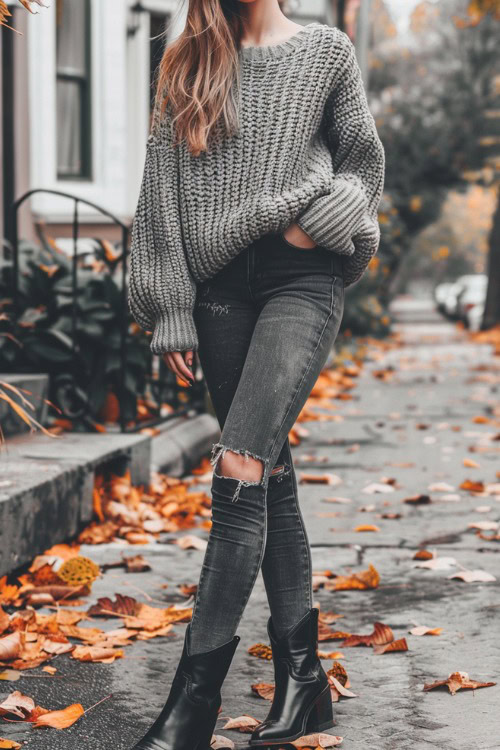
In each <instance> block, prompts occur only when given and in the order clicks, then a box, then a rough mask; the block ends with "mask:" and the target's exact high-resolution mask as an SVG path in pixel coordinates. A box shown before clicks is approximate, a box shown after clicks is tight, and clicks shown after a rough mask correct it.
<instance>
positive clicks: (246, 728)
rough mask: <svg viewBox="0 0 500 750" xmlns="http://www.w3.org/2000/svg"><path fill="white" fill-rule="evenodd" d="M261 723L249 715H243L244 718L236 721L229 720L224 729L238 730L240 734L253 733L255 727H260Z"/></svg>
mask: <svg viewBox="0 0 500 750" xmlns="http://www.w3.org/2000/svg"><path fill="white" fill-rule="evenodd" d="M260 723H261V722H260V721H258V720H257V719H254V718H253V717H252V716H248V714H243V715H242V716H238V717H236V719H228V721H226V723H225V724H224V726H223V727H222V728H223V729H238V730H239V731H240V732H248V733H251V732H253V730H254V729H255V727H258V726H259V724H260Z"/></svg>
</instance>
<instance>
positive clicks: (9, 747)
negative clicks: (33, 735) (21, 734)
mask: <svg viewBox="0 0 500 750" xmlns="http://www.w3.org/2000/svg"><path fill="white" fill-rule="evenodd" d="M20 747H21V745H20V744H19V742H14V740H5V739H4V738H3V737H0V748H3V749H5V750H18V748H20Z"/></svg>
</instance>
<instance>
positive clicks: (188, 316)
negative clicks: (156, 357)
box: [150, 309, 198, 354]
mask: <svg viewBox="0 0 500 750" xmlns="http://www.w3.org/2000/svg"><path fill="white" fill-rule="evenodd" d="M150 348H151V351H152V352H153V354H165V352H186V351H189V350H190V349H193V350H194V349H197V348H198V336H197V333H196V327H195V324H194V320H193V313H192V311H191V310H182V309H176V310H169V311H168V312H165V313H164V314H163V315H162V316H161V317H160V318H158V319H157V321H156V324H155V327H154V331H153V337H152V339H151V345H150Z"/></svg>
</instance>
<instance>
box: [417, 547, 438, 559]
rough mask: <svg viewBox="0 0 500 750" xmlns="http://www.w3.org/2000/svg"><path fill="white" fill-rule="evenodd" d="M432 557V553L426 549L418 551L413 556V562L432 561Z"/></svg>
mask: <svg viewBox="0 0 500 750" xmlns="http://www.w3.org/2000/svg"><path fill="white" fill-rule="evenodd" d="M433 557H434V553H433V552H429V550H428V549H419V550H418V551H417V552H415V554H414V555H413V559H414V560H432V559H433Z"/></svg>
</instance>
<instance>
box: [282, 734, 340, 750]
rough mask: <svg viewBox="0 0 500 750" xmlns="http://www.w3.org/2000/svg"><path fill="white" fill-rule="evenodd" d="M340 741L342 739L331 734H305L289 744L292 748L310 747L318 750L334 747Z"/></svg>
mask: <svg viewBox="0 0 500 750" xmlns="http://www.w3.org/2000/svg"><path fill="white" fill-rule="evenodd" d="M342 741H343V738H342V737H336V736H334V735H333V734H307V735H305V736H304V737H299V739H298V740H295V741H294V742H292V743H290V744H291V745H293V747H311V748H315V750H318V748H324V747H336V746H337V745H340V744H341V742H342Z"/></svg>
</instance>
